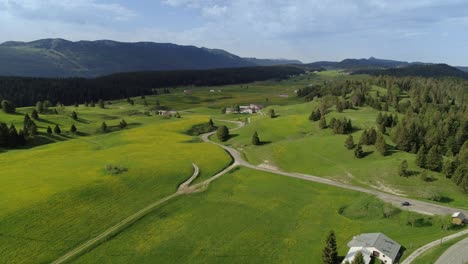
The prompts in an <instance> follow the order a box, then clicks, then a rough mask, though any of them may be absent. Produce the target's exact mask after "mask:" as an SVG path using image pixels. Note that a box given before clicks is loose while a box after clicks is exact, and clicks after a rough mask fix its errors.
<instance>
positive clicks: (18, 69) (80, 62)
mask: <svg viewBox="0 0 468 264" xmlns="http://www.w3.org/2000/svg"><path fill="white" fill-rule="evenodd" d="M0 61H2V63H1V64H0V75H3V76H34V77H71V76H73V77H95V76H101V75H106V74H111V73H117V72H129V71H159V70H184V69H190V70H199V69H212V68H232V67H244V66H255V65H256V64H254V63H252V62H249V61H246V60H244V59H242V58H240V57H238V56H236V55H233V54H231V53H228V52H226V51H223V50H212V49H207V48H197V47H194V46H179V45H175V44H169V43H152V42H138V43H122V42H116V41H110V40H99V41H78V42H71V41H67V40H63V39H43V40H37V41H33V42H5V43H3V44H0Z"/></svg>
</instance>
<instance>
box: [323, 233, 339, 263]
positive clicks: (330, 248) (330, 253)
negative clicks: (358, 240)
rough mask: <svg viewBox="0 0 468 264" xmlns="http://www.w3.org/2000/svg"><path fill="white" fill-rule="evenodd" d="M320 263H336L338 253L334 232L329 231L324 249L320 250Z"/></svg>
mask: <svg viewBox="0 0 468 264" xmlns="http://www.w3.org/2000/svg"><path fill="white" fill-rule="evenodd" d="M322 261H323V263H324V264H335V263H338V251H337V246H336V237H335V232H333V231H330V233H329V234H328V236H327V241H326V244H325V247H324V248H323V250H322Z"/></svg>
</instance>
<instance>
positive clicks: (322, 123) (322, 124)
mask: <svg viewBox="0 0 468 264" xmlns="http://www.w3.org/2000/svg"><path fill="white" fill-rule="evenodd" d="M319 128H320V129H325V128H327V120H326V119H325V116H322V117H321V118H320V122H319Z"/></svg>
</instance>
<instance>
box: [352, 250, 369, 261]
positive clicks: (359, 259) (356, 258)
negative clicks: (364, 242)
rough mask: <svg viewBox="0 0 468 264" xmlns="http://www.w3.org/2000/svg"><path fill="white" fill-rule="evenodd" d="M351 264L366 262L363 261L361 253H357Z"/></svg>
mask: <svg viewBox="0 0 468 264" xmlns="http://www.w3.org/2000/svg"><path fill="white" fill-rule="evenodd" d="M352 264H366V262H365V261H364V255H362V252H361V251H359V252H358V253H357V254H356V255H355V256H354V259H353V262H352Z"/></svg>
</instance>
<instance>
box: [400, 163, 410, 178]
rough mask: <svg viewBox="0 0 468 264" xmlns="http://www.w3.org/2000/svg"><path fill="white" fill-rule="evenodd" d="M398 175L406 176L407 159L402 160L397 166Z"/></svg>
mask: <svg viewBox="0 0 468 264" xmlns="http://www.w3.org/2000/svg"><path fill="white" fill-rule="evenodd" d="M398 175H400V176H402V177H408V161H407V160H403V161H402V162H401V163H400V167H398Z"/></svg>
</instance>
